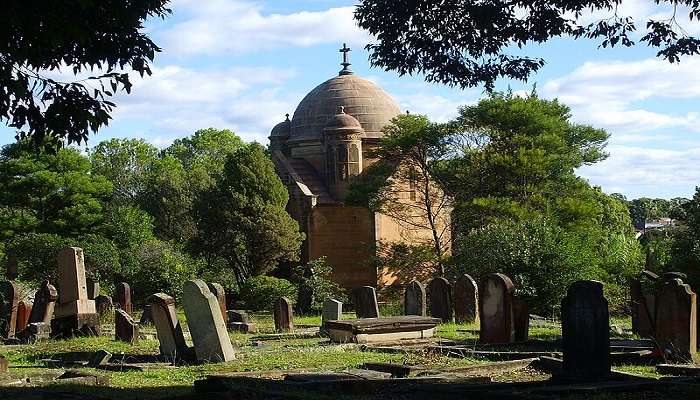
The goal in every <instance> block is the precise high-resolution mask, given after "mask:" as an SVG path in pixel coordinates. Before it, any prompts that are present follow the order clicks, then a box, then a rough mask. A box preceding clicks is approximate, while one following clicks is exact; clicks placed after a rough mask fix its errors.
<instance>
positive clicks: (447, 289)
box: [428, 278, 452, 322]
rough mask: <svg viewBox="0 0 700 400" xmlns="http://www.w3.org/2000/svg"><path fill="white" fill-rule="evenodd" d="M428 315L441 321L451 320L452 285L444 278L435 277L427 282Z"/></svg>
mask: <svg viewBox="0 0 700 400" xmlns="http://www.w3.org/2000/svg"><path fill="white" fill-rule="evenodd" d="M428 301H430V316H431V317H433V318H440V319H441V320H442V322H452V287H451V285H450V282H448V281H447V279H445V278H435V279H433V280H432V281H430V283H429V284H428Z"/></svg>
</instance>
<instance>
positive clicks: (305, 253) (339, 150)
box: [270, 45, 430, 288]
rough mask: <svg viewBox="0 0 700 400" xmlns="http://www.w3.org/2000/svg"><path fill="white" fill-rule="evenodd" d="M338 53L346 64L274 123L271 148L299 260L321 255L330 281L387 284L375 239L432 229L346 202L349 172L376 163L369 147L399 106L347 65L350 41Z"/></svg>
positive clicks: (389, 278)
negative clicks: (298, 234)
mask: <svg viewBox="0 0 700 400" xmlns="http://www.w3.org/2000/svg"><path fill="white" fill-rule="evenodd" d="M340 51H341V52H342V53H343V63H342V64H341V65H342V66H343V69H342V70H341V71H340V72H339V74H338V76H335V77H333V78H331V79H329V80H327V81H325V82H323V83H321V84H320V85H318V86H317V87H316V88H314V89H313V90H312V91H311V92H309V93H308V94H307V95H306V97H304V99H303V100H302V101H301V103H299V105H298V106H297V108H296V110H295V111H294V115H293V116H292V119H291V120H290V119H289V115H287V119H286V120H285V121H283V122H281V123H279V124H277V125H276V126H275V127H274V128H273V129H272V132H271V134H270V150H271V153H272V159H273V162H274V164H275V168H276V170H277V173H278V175H279V176H280V178H281V180H282V182H284V183H285V185H286V186H287V189H288V191H289V203H288V204H287V211H288V212H289V213H290V215H291V216H292V217H293V218H294V219H295V220H296V221H297V222H298V223H299V226H300V228H301V230H302V231H303V232H304V233H306V240H305V242H304V244H303V246H302V255H301V262H302V263H306V262H308V261H309V260H314V259H317V258H319V257H321V256H325V257H326V261H327V262H328V264H329V265H330V266H332V267H333V275H332V279H333V280H334V281H336V282H338V283H339V284H340V285H341V286H343V287H346V288H352V287H355V286H360V285H369V286H383V285H389V284H392V283H394V281H395V280H396V278H395V277H394V276H392V274H391V272H390V271H389V270H388V269H386V270H384V269H383V270H381V271H377V269H376V267H375V266H373V265H372V263H371V259H372V256H373V253H372V252H374V251H376V245H377V244H378V243H380V242H384V243H386V242H392V241H394V242H395V241H404V242H406V241H409V242H410V240H411V237H415V236H416V235H418V236H426V235H429V234H430V232H415V230H413V231H411V232H408V231H407V230H406V229H404V228H402V226H401V225H400V224H399V223H397V221H394V220H393V219H392V218H390V217H388V216H386V215H383V214H381V213H375V212H372V211H370V210H368V209H366V208H363V207H354V206H346V205H344V200H345V196H346V192H347V188H348V184H349V180H350V178H351V177H353V176H355V175H359V174H362V172H363V171H364V170H366V169H367V167H369V166H370V165H371V164H372V163H373V162H375V161H376V160H374V159H372V158H370V157H369V156H368V153H369V152H371V150H372V149H376V147H377V145H378V143H379V139H380V137H381V136H382V128H384V127H385V126H386V125H388V124H389V123H390V122H391V120H392V118H394V117H396V116H397V115H399V114H401V109H400V108H399V105H398V104H397V103H396V101H395V100H394V99H393V98H392V97H391V96H390V95H389V94H388V93H387V92H385V91H384V90H382V89H381V88H380V87H379V86H377V85H376V84H375V83H373V82H371V81H369V80H367V79H365V78H362V77H359V76H357V75H355V74H354V73H353V72H352V71H351V70H350V68H349V66H350V63H349V62H348V57H347V55H348V53H347V52H348V51H349V49H348V48H347V46H345V45H343V48H342V49H341V50H340Z"/></svg>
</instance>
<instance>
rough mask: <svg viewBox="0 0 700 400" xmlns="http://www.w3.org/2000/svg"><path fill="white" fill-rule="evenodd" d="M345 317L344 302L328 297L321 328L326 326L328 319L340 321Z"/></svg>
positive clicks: (324, 306) (324, 303)
mask: <svg viewBox="0 0 700 400" xmlns="http://www.w3.org/2000/svg"><path fill="white" fill-rule="evenodd" d="M341 319H343V303H342V302H340V301H338V300H335V299H328V300H326V301H325V302H323V313H322V314H321V328H322V329H323V328H324V327H325V326H326V321H339V320H341Z"/></svg>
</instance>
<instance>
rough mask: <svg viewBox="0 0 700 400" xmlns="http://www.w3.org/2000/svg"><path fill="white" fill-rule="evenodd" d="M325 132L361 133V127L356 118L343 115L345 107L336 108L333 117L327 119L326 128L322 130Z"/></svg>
mask: <svg viewBox="0 0 700 400" xmlns="http://www.w3.org/2000/svg"><path fill="white" fill-rule="evenodd" d="M323 130H324V131H325V132H327V131H340V130H343V131H359V132H362V125H360V121H358V120H357V118H355V117H353V116H352V115H350V114H345V107H343V106H340V107H338V111H336V113H335V115H334V116H332V117H331V118H329V119H328V121H327V122H326V126H325V127H324V128H323Z"/></svg>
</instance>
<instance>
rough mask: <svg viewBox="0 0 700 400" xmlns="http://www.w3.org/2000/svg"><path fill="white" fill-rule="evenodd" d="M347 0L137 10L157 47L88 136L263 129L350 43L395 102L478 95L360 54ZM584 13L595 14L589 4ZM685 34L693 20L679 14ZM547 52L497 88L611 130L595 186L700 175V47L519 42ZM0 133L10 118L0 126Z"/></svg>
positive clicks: (639, 16)
mask: <svg viewBox="0 0 700 400" xmlns="http://www.w3.org/2000/svg"><path fill="white" fill-rule="evenodd" d="M353 4H355V2H351V1H328V0H301V1H300V0H295V1H265V2H262V1H255V2H254V1H249V0H206V1H199V0H174V1H173V2H172V3H171V8H172V9H173V15H172V16H171V17H170V18H168V19H166V20H164V21H161V20H153V21H149V22H148V24H147V29H148V31H149V34H150V35H151V37H152V38H153V39H154V40H155V41H156V43H158V44H159V45H160V46H161V47H162V48H163V52H162V53H161V54H158V55H157V57H156V61H155V63H154V74H153V76H151V77H147V78H145V79H143V80H142V79H140V78H135V80H136V82H135V86H134V89H133V92H132V94H131V95H125V94H119V95H118V96H117V98H116V103H117V105H118V108H117V110H116V111H115V112H114V113H113V121H112V122H111V123H110V125H109V126H108V127H106V128H103V129H102V130H101V131H100V132H99V134H98V135H96V136H93V137H92V138H91V141H90V145H94V144H96V143H98V142H99V141H101V140H104V139H108V138H112V137H141V138H145V139H146V140H148V141H149V142H151V143H153V144H155V145H156V146H159V147H163V146H167V145H168V144H169V143H171V142H172V141H173V140H174V139H176V138H179V137H183V136H187V135H190V134H191V133H192V132H194V131H195V130H197V129H199V128H205V127H216V128H229V129H232V130H233V131H235V132H236V133H237V134H239V135H240V136H242V137H243V138H244V139H246V140H257V141H259V142H263V143H267V136H268V134H269V131H270V129H271V128H272V127H273V126H274V125H275V124H276V123H277V122H280V121H282V120H283V119H284V114H285V113H290V114H292V113H293V112H294V109H295V107H296V105H297V104H298V102H299V101H300V100H301V98H302V97H303V96H304V95H305V94H306V93H307V92H308V91H310V90H311V89H313V88H314V87H315V86H316V85H318V84H319V83H321V82H323V81H325V80H326V79H328V78H330V77H332V76H334V75H336V74H337V71H338V70H339V69H340V66H339V65H338V64H339V62H340V54H339V53H338V48H339V47H340V46H341V45H342V43H343V42H347V43H348V45H349V46H350V47H351V48H352V52H351V61H352V64H353V65H352V69H353V70H354V71H355V73H357V74H359V75H361V76H364V77H367V78H369V79H371V80H373V81H375V82H376V83H377V84H379V85H380V86H382V87H383V88H384V89H385V90H386V91H387V92H389V93H390V94H392V95H393V96H394V98H395V99H396V100H397V101H398V102H399V104H400V105H401V107H402V109H404V110H410V111H411V112H412V113H422V114H427V115H428V116H429V117H431V118H432V119H433V120H436V121H445V120H448V119H449V118H451V117H452V116H454V115H455V114H456V112H457V107H458V106H460V105H464V104H471V103H474V102H476V101H478V99H479V98H480V97H482V96H483V93H482V90H483V88H474V89H468V90H458V89H453V88H449V87H444V86H440V85H435V84H428V83H425V82H424V81H423V79H422V77H420V76H416V77H399V76H398V75H397V74H395V73H393V72H385V71H382V70H379V69H371V68H369V64H368V62H367V58H368V54H367V53H366V52H365V51H364V50H363V46H364V45H365V44H366V43H368V42H371V41H372V38H371V37H370V36H369V35H368V34H367V33H366V32H363V31H361V30H359V28H357V27H356V26H355V24H354V21H353V20H352V11H353ZM667 11H668V10H665V9H663V8H659V7H655V6H654V4H653V2H652V1H650V0H625V2H624V3H623V6H622V7H621V9H620V12H621V13H627V14H630V15H632V16H634V17H635V18H636V20H637V21H638V23H637V25H638V27H643V25H644V22H643V21H645V19H646V18H649V17H659V15H664V13H665V12H667ZM586 18H589V19H591V20H594V19H596V18H600V16H595V15H594V16H587V17H586ZM684 27H685V28H686V30H687V31H688V32H689V33H691V34H700V24H698V23H684ZM523 51H524V52H526V53H527V54H528V55H533V56H541V57H544V58H545V59H546V60H547V65H546V66H545V67H544V68H543V69H542V70H541V71H540V72H538V73H537V74H536V75H534V76H533V77H532V79H531V80H530V81H529V82H526V83H523V82H518V81H505V80H504V81H501V82H499V87H500V88H502V89H503V88H507V87H508V86H510V87H511V88H513V90H516V91H517V90H525V91H529V90H530V89H531V87H532V85H533V84H534V83H536V84H537V88H538V93H539V94H540V96H542V97H546V98H559V99H560V100H561V101H563V102H564V103H566V104H568V105H569V106H571V108H572V113H573V119H574V120H575V121H577V122H581V123H587V124H591V125H593V126H595V127H601V128H605V129H606V130H608V132H610V134H611V139H610V142H609V145H608V152H609V153H610V157H609V158H608V160H606V161H604V162H601V163H598V164H595V165H593V166H587V167H584V168H581V169H580V170H579V171H578V172H579V174H580V175H582V176H583V177H585V178H587V179H589V180H590V182H591V183H592V184H594V185H597V186H601V187H602V188H603V190H604V191H605V192H607V193H612V192H620V193H623V194H625V195H626V196H628V197H629V198H635V197H640V196H649V197H664V198H671V197H676V196H684V197H690V196H691V195H692V193H694V190H695V186H696V185H698V186H700V116H699V115H698V112H699V111H700V110H699V107H698V106H700V73H698V71H700V57H695V58H687V59H684V60H683V61H682V63H681V64H679V65H675V64H674V65H670V64H668V63H666V62H665V61H662V60H658V59H656V58H655V57H654V55H655V52H654V51H653V49H648V48H645V47H641V46H638V47H635V48H633V49H598V48H597V43H595V42H591V41H584V40H581V41H573V40H569V39H559V40H553V41H550V42H548V43H546V44H544V45H538V46H534V45H533V46H528V47H527V48H525V49H524V50H523ZM0 129H3V130H4V131H3V132H0V144H5V143H9V142H10V141H12V140H13V137H14V132H13V131H11V130H10V129H9V128H5V127H0Z"/></svg>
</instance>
